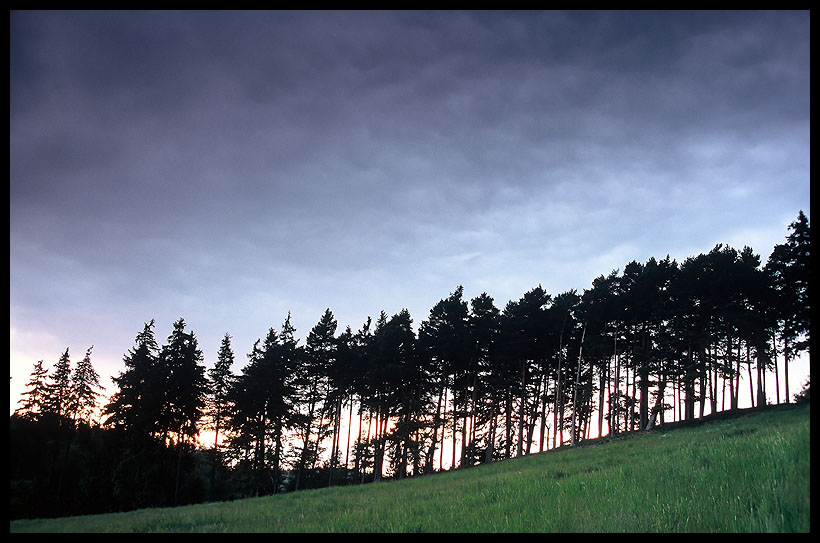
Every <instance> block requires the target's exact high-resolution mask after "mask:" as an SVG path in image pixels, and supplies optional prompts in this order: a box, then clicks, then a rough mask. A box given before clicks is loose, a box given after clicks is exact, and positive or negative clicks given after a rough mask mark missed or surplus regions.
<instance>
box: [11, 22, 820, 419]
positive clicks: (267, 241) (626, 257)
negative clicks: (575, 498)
mask: <svg viewBox="0 0 820 543" xmlns="http://www.w3.org/2000/svg"><path fill="white" fill-rule="evenodd" d="M809 44H810V15H809V13H808V12H780V11H769V12H755V11H743V12H734V11H732V12H716V11H708V12H644V11H641V12H629V11H619V12H598V11H590V12H554V11H535V12H518V11H516V12H472V11H467V12H438V11H436V12H416V11H401V12H392V11H379V12H369V11H352V12H324V11H310V12H282V11H264V12H244V11H243V12H230V11H227V12H223V11H220V12H170V11H162V12H142V11H139V12H126V11H118V12H87V11H80V12H74V11H71V12H59V11H36V12H25V11H12V12H10V55H9V59H10V77H9V80H10V81H9V97H10V98H9V112H10V123H9V126H10V131H9V137H10V143H9V158H10V173H9V195H10V198H9V199H10V236H9V242H10V243H9V245H10V265H9V268H10V270H9V271H10V273H9V275H10V368H9V373H10V377H11V380H10V409H11V410H13V409H14V408H15V406H16V404H17V401H18V400H19V399H20V394H21V393H22V392H23V391H24V390H25V383H26V382H27V381H28V378H29V375H30V374H31V372H32V369H33V366H34V364H35V363H36V362H37V361H38V360H43V361H44V365H45V367H46V368H51V367H53V365H54V364H55V363H56V362H57V360H58V358H59V357H60V355H61V354H62V353H63V352H64V351H65V349H66V348H68V349H69V352H70V355H71V359H72V361H73V362H77V361H79V360H80V359H82V357H83V355H84V354H85V351H86V349H88V348H89V347H91V346H92V345H93V351H92V358H91V359H92V363H93V365H94V368H95V369H96V370H97V372H98V373H99V374H100V376H101V383H102V385H103V386H104V387H106V390H105V393H107V394H110V393H113V392H115V388H114V385H113V383H112V382H111V380H110V377H111V376H116V375H118V374H119V373H120V372H121V371H123V370H124V365H123V363H122V359H123V356H124V355H125V354H126V353H127V351H128V350H129V349H130V348H132V347H133V346H134V339H135V336H136V335H137V333H139V332H140V331H141V330H142V329H143V326H144V324H145V323H146V322H148V321H150V320H151V319H154V320H155V322H156V325H155V332H156V336H157V340H158V341H159V343H160V344H162V343H164V342H165V339H166V338H167V337H168V335H169V334H170V333H171V331H172V325H173V322H174V321H176V320H177V319H179V318H184V319H185V322H186V324H187V329H188V330H192V331H193V332H194V333H195V335H196V337H197V339H198V341H199V345H200V348H201V349H202V351H203V354H204V357H205V365H206V366H207V367H209V368H210V367H212V366H213V364H214V363H215V361H216V357H217V352H218V350H219V344H220V342H221V340H222V338H223V336H224V335H225V334H226V333H228V334H230V335H231V336H232V345H233V349H234V352H235V355H236V363H235V364H234V367H233V370H234V372H235V373H239V372H240V371H241V368H242V367H244V365H245V364H246V363H247V358H246V355H247V353H249V352H250V351H251V349H252V347H253V343H254V341H255V340H256V339H258V338H264V336H265V335H266V333H267V331H268V329H269V328H271V327H273V328H276V329H277V330H278V329H279V328H280V327H281V325H282V323H283V322H284V321H285V318H286V317H287V315H288V313H289V312H290V314H291V319H292V323H293V324H294V325H295V327H296V335H297V337H298V338H300V340H301V341H300V343H302V344H303V343H304V338H305V337H306V336H307V334H308V332H309V331H310V329H311V328H312V327H313V326H314V325H315V324H316V323H317V322H318V321H319V319H320V317H321V316H322V314H323V313H324V311H325V309H328V308H329V309H330V310H331V311H332V312H333V314H334V316H335V317H336V319H337V321H338V323H339V328H338V332H341V331H343V330H344V328H345V327H347V326H350V327H351V329H353V330H354V331H355V330H357V329H359V328H361V326H362V324H363V323H364V322H365V321H366V320H367V318H368V316H370V317H373V318H374V319H375V318H376V317H377V316H378V314H379V312H380V311H382V310H384V311H385V312H386V313H387V315H388V316H390V315H393V314H396V313H398V312H399V311H401V310H402V309H404V308H407V309H408V310H409V311H410V314H411V316H412V318H413V322H414V326H415V327H416V328H417V327H418V325H419V324H420V323H421V322H422V321H424V320H425V319H427V317H428V316H429V312H430V309H431V308H432V307H433V306H434V305H435V303H436V302H438V301H439V300H440V299H442V298H445V297H447V296H448V295H449V294H450V293H451V292H453V291H454V290H455V288H456V287H457V286H458V285H463V286H464V296H465V298H466V299H468V300H469V299H471V298H473V297H475V296H478V295H479V294H481V293H483V292H486V293H488V294H489V295H490V296H492V297H493V298H494V300H495V303H496V306H498V307H499V308H503V307H504V305H506V303H507V302H508V301H509V300H517V299H519V298H520V297H521V296H523V294H524V293H525V292H527V291H529V290H530V289H532V288H534V287H535V286H537V285H539V284H540V285H542V286H543V287H544V288H545V289H546V290H547V291H548V292H549V293H551V294H558V293H560V292H564V291H566V290H569V289H576V290H578V291H579V292H581V291H583V289H585V288H589V287H590V286H591V283H592V280H593V279H594V278H595V277H597V276H599V275H602V274H608V273H609V272H610V271H612V270H616V269H617V270H622V269H623V267H624V266H625V265H626V264H627V263H628V262H630V261H632V260H636V261H638V262H645V261H646V260H647V259H649V258H650V257H656V258H663V257H665V256H666V255H667V254H668V255H670V256H671V258H673V259H676V260H677V261H678V262H682V261H683V260H684V259H685V258H687V257H689V256H694V255H697V254H699V253H706V252H708V251H709V250H711V249H712V248H713V247H714V246H715V245H716V244H717V243H726V244H729V245H731V246H733V247H735V248H738V249H740V248H742V247H743V246H744V245H748V246H750V247H752V248H753V249H754V250H755V252H756V253H758V254H760V255H761V259H762V261H763V263H765V261H766V259H767V258H768V256H769V254H770V253H771V250H772V248H773V247H774V245H776V244H779V243H783V242H784V241H785V238H786V236H787V235H788V225H789V223H791V222H792V221H794V220H795V219H796V218H797V215H798V212H799V211H800V210H803V211H804V212H805V213H806V214H807V215H808V216H809V218H811V215H810V212H811V210H810V206H809V189H810V178H809V170H810V160H809V147H810V145H809V143H810V123H809V111H810V100H809V94H810V88H809V87H810V83H809V81H810V67H809V66H810V62H809ZM803 366H804V370H800V367H796V369H795V370H793V371H795V372H796V373H799V371H804V372H805V373H808V363H807V362H806V363H805V364H804V365H803ZM800 380H801V379H800V377H799V375H795V373H792V377H791V387H790V388H791V392H792V393H794V392H796V391H797V390H799V383H800Z"/></svg>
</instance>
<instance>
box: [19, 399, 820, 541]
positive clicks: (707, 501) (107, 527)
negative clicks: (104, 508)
mask: <svg viewBox="0 0 820 543" xmlns="http://www.w3.org/2000/svg"><path fill="white" fill-rule="evenodd" d="M809 425H810V407H809V406H808V405H803V406H794V405H790V406H777V407H771V408H767V409H765V410H762V411H760V412H755V411H751V410H750V411H746V412H743V413H742V415H741V416H738V417H735V418H722V419H713V420H710V421H705V422H703V423H700V424H697V425H689V426H686V425H678V426H677V427H674V428H671V427H668V426H667V427H664V428H662V429H659V430H657V431H654V432H650V433H638V434H628V435H625V436H624V437H621V438H618V439H603V440H595V441H592V442H587V444H585V445H584V446H579V447H576V448H574V449H570V448H564V449H561V450H557V451H551V452H549V453H544V454H540V455H533V456H527V457H523V458H517V459H513V460H508V461H505V462H498V463H495V464H493V465H490V466H480V467H474V468H470V469H465V470H460V471H456V472H453V473H443V474H437V475H431V476H427V477H419V478H415V479H409V480H404V481H386V482H382V483H375V484H369V485H364V486H356V487H337V488H330V489H323V490H310V491H301V492H295V493H290V494H284V495H278V496H268V497H263V498H254V499H246V500H238V501H234V502H222V503H211V504H204V505H192V506H185V507H177V508H167V509H146V510H141V511H133V512H129V513H116V514H108V515H89V516H83V517H70V518H62V519H48V520H20V521H13V522H11V523H10V531H11V532H143V533H144V532H808V531H810V519H809V517H810V511H811V507H810V506H811V503H810V501H811V495H810V481H809V479H810V437H809Z"/></svg>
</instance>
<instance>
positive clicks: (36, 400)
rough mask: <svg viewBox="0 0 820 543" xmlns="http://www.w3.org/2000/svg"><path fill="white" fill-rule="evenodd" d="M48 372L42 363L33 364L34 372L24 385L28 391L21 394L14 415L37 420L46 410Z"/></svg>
mask: <svg viewBox="0 0 820 543" xmlns="http://www.w3.org/2000/svg"><path fill="white" fill-rule="evenodd" d="M47 379H48V370H46V369H44V368H43V361H42V360H39V361H37V362H36V363H35V364H34V371H32V372H31V378H30V379H29V382H28V383H26V386H27V387H28V389H26V391H25V392H23V394H22V396H23V397H22V398H21V399H20V401H19V402H17V403H19V404H21V405H20V407H18V408H17V409H16V410H15V411H14V413H15V414H17V415H19V416H21V417H26V418H30V419H32V420H38V419H39V418H40V415H42V413H43V412H44V411H45V410H46V409H47V403H46V402H47V400H48V381H47Z"/></svg>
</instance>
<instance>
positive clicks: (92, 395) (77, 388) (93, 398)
mask: <svg viewBox="0 0 820 543" xmlns="http://www.w3.org/2000/svg"><path fill="white" fill-rule="evenodd" d="M93 348H94V346H93V345H92V346H91V347H89V348H88V350H87V351H86V353H85V356H84V357H83V359H82V360H81V361H79V362H78V363H77V367H75V368H74V372H73V373H72V375H71V389H72V400H73V402H74V404H73V408H74V409H73V411H74V413H76V417H77V420H78V421H85V422H89V421H90V419H91V417H92V415H93V414H94V412H95V411H96V410H97V398H98V397H99V396H100V392H99V390H105V388H104V387H102V386H101V385H100V376H99V375H97V372H96V371H95V370H94V367H93V366H92V364H91V349H93Z"/></svg>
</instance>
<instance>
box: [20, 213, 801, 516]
mask: <svg viewBox="0 0 820 543" xmlns="http://www.w3.org/2000/svg"><path fill="white" fill-rule="evenodd" d="M809 254H810V236H809V223H808V218H807V217H806V216H805V215H804V214H803V213H802V212H800V214H799V216H798V219H797V220H796V221H795V222H794V223H792V224H791V225H790V234H789V235H788V237H787V240H786V243H784V244H782V245H777V246H776V247H775V248H774V251H773V252H772V256H771V257H770V258H769V260H768V262H767V263H766V265H765V266H762V267H761V261H760V257H759V256H758V255H755V254H754V252H753V251H752V249H750V248H748V247H744V248H743V249H742V250H740V251H738V250H736V249H734V248H732V247H728V246H725V245H722V244H721V245H717V246H716V247H714V248H713V249H712V250H711V251H710V252H709V253H707V254H700V255H697V256H694V257H690V258H687V259H686V260H685V261H684V262H682V263H680V264H678V263H677V262H675V261H674V260H670V258H669V257H668V256H667V257H666V258H665V259H662V260H657V259H655V258H650V259H649V260H648V261H647V262H645V263H639V262H636V261H632V262H629V263H628V264H627V265H626V266H625V267H624V269H623V271H622V272H619V271H618V270H613V271H612V272H611V273H609V274H608V275H606V276H604V275H601V276H599V277H598V278H596V279H595V280H594V281H593V283H592V285H591V287H590V288H589V289H586V290H584V291H583V292H582V293H578V292H576V291H575V290H570V291H567V292H563V293H559V294H557V295H554V296H553V295H551V294H549V293H548V292H547V291H546V290H545V289H544V288H543V287H541V286H540V285H539V286H537V287H535V288H533V289H531V290H530V291H528V292H526V293H524V295H523V296H522V297H521V298H520V299H519V300H511V301H509V302H508V303H507V304H506V305H505V306H504V308H503V309H500V308H498V307H497V306H496V305H495V302H494V300H493V298H492V297H490V296H489V295H488V294H486V293H483V294H481V295H480V296H477V297H475V298H473V299H472V300H466V299H464V291H463V288H462V287H460V286H459V287H457V288H456V289H455V290H454V291H453V292H452V293H451V294H450V295H449V296H448V297H447V298H444V299H442V300H441V301H439V302H438V303H437V304H436V305H435V306H434V307H433V308H432V309H431V311H430V314H429V316H428V318H427V319H426V320H424V321H422V322H421V323H420V325H419V326H418V333H416V332H414V330H413V320H412V318H411V316H410V314H409V312H408V311H407V310H402V311H401V312H399V313H397V314H396V315H393V316H392V317H389V316H388V315H387V314H385V313H384V312H381V314H380V315H379V316H378V318H377V319H376V321H375V323H374V322H372V321H371V320H370V319H368V321H367V322H366V323H364V325H362V327H361V328H360V329H359V330H358V331H356V332H354V331H353V330H352V329H351V328H349V327H347V328H346V329H345V330H344V331H343V332H342V333H338V334H337V322H336V319H335V318H334V316H333V314H332V312H331V311H330V310H329V309H328V310H327V311H326V312H325V313H324V314H323V315H322V316H321V318H320V320H319V321H318V322H317V324H316V325H315V326H314V327H313V328H312V329H311V330H310V331H309V333H308V334H307V337H306V340H305V343H304V345H300V344H299V341H298V340H297V339H296V335H295V334H296V331H295V330H294V328H293V326H292V325H291V322H290V315H288V317H287V319H286V320H285V322H284V323H283V324H282V326H281V328H280V329H279V330H275V329H273V328H271V329H269V331H268V334H267V335H266V337H265V338H264V339H260V340H257V342H256V343H255V344H254V345H253V348H252V350H251V352H250V353H249V354H248V355H247V364H245V365H244V366H243V367H242V369H241V372H240V373H239V374H233V373H232V370H231V365H232V364H233V362H234V359H235V356H234V352H233V347H232V345H231V342H230V336H229V335H227V334H226V335H225V338H224V339H223V342H222V345H221V346H220V350H219V353H218V361H217V363H216V365H215V366H214V367H213V368H212V369H211V370H209V371H207V372H206V370H205V367H204V364H203V355H202V352H201V351H200V350H199V347H198V344H197V339H196V337H195V335H194V334H193V332H186V331H185V322H184V321H183V320H182V319H179V320H178V321H177V322H175V323H174V326H173V331H172V333H171V335H170V336H169V337H168V339H167V341H166V343H165V344H164V345H163V346H162V347H160V346H159V345H158V343H157V341H156V339H155V336H154V322H153V321H151V322H150V323H147V324H146V325H145V327H144V329H143V330H142V331H141V332H140V333H139V334H137V336H136V340H135V345H134V347H133V348H132V349H130V350H129V351H128V352H127V353H126V355H125V357H124V360H123V361H124V365H125V371H124V372H122V373H121V374H120V375H119V376H117V377H115V378H114V382H115V384H116V386H117V387H118V390H117V391H116V392H114V394H113V395H112V396H111V400H110V402H109V403H108V404H107V405H106V406H104V409H103V413H104V416H103V417H102V419H101V420H98V421H94V420H92V418H91V413H92V412H93V409H91V408H92V406H94V404H95V403H94V402H95V398H96V395H97V392H96V390H97V389H98V388H99V383H98V379H97V377H96V373H94V372H93V368H92V367H91V364H90V353H91V350H90V349H89V350H88V352H87V354H86V357H85V358H84V359H83V362H82V363H79V364H78V365H77V366H76V367H75V369H74V370H73V372H72V371H71V369H70V357H69V353H68V350H66V352H65V353H64V354H63V356H61V357H60V359H59V361H58V363H57V364H56V366H55V370H54V372H53V373H52V375H51V377H50V379H49V378H48V373H47V371H46V370H45V369H44V368H43V366H42V361H41V362H38V363H37V364H36V365H35V367H34V371H33V373H32V377H31V381H30V382H29V384H28V386H29V389H28V390H27V391H26V393H25V394H24V397H23V399H22V400H21V407H20V409H19V410H18V411H17V412H16V413H15V414H14V415H13V416H12V417H11V419H10V427H11V446H12V471H11V485H10V488H11V515H12V518H18V517H31V516H36V517H45V516H56V515H69V514H79V513H91V512H108V511H122V510H130V509H135V508H140V507H149V506H151V507H154V506H164V505H177V504H184V503H195V502H200V501H207V500H224V499H232V498H236V497H245V496H258V495H267V494H276V493H280V492H287V491H292V490H298V489H304V488H316V487H320V486H333V485H342V484H344V485H350V484H360V483H364V482H369V481H374V480H379V479H382V478H384V477H393V478H397V479H401V478H405V477H409V476H416V475H422V474H425V473H431V472H434V471H440V470H442V469H444V468H445V467H446V466H445V464H446V465H447V466H449V469H456V468H466V467H469V466H473V465H476V464H478V463H489V462H492V461H493V460H501V459H509V458H512V457H520V456H525V455H528V454H532V453H536V452H541V451H544V450H548V449H553V448H556V447H561V446H564V445H575V444H576V443H579V442H581V441H583V440H585V439H587V438H588V437H589V436H590V435H592V434H593V431H592V429H593V426H595V427H596V431H595V432H594V434H595V435H616V434H618V433H622V432H627V431H634V430H642V429H647V428H650V427H653V426H656V425H658V424H665V423H668V422H671V421H675V420H693V419H695V418H698V417H703V416H704V415H705V414H707V408H708V413H716V412H718V411H721V410H733V409H737V407H738V399H739V397H740V395H741V394H744V392H743V391H741V390H740V388H741V387H740V375H741V372H743V371H745V372H747V375H748V382H749V386H750V389H749V391H748V394H749V398H750V400H751V403H752V405H753V406H762V405H764V404H765V402H766V393H765V389H766V386H767V379H766V375H767V374H768V373H770V372H774V376H775V380H776V386H777V403H780V396H779V390H780V386H779V379H780V371H779V370H778V355H779V354H781V353H782V354H783V364H784V366H783V367H784V370H785V372H784V378H785V379H786V383H785V390H786V396H785V398H784V400H785V401H786V402H788V401H789V394H788V390H789V389H788V386H789V385H788V363H789V361H790V360H792V359H793V358H794V357H795V356H797V355H798V354H799V353H801V352H804V351H808V350H809V348H810V341H809V301H808V289H809V282H808V277H809ZM755 375H756V379H755V378H754V377H755ZM727 393H728V400H727V396H726V395H727ZM807 395H808V392H806V394H805V396H807ZM206 428H207V429H209V430H211V431H213V432H214V434H215V437H214V441H213V442H212V443H200V442H199V441H198V440H197V437H198V436H199V434H200V432H201V431H202V430H203V429H206ZM445 446H446V447H447V450H445Z"/></svg>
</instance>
